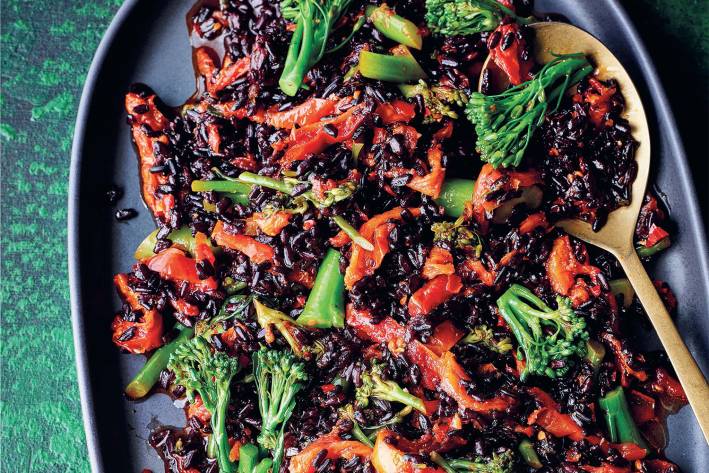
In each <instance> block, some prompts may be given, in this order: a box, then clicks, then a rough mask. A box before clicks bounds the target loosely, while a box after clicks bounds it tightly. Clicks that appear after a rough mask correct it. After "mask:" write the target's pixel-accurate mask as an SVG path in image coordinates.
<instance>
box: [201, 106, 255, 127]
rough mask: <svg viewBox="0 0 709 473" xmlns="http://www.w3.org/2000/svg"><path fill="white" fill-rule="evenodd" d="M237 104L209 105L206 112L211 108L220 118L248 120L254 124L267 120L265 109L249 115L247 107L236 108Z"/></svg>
mask: <svg viewBox="0 0 709 473" xmlns="http://www.w3.org/2000/svg"><path fill="white" fill-rule="evenodd" d="M235 105H236V103H235V102H220V103H215V104H209V105H208V107H207V106H205V107H204V109H205V111H206V110H208V109H209V108H212V109H214V111H216V112H217V113H218V114H219V115H220V116H222V117H224V118H236V119H238V120H243V119H244V118H248V119H249V120H250V121H252V122H254V123H263V122H264V121H265V120H266V113H265V112H264V111H263V109H257V110H256V111H255V112H253V113H249V111H248V109H247V108H246V107H240V108H238V107H236V106H235Z"/></svg>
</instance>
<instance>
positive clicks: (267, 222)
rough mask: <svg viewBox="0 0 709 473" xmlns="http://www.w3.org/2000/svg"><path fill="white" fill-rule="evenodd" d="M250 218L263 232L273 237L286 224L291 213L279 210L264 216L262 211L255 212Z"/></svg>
mask: <svg viewBox="0 0 709 473" xmlns="http://www.w3.org/2000/svg"><path fill="white" fill-rule="evenodd" d="M251 218H252V219H253V221H254V222H255V223H256V225H258V227H259V228H260V229H261V231H262V232H263V233H265V234H266V235H268V236H272V237H273V236H276V235H278V234H279V233H281V230H283V228H284V227H285V226H286V225H288V222H290V218H291V214H289V213H288V212H284V211H282V210H279V211H277V212H273V213H271V214H270V215H269V216H267V217H266V216H264V214H263V213H261V212H256V213H254V214H253V215H252V216H251Z"/></svg>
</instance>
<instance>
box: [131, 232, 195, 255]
mask: <svg viewBox="0 0 709 473" xmlns="http://www.w3.org/2000/svg"><path fill="white" fill-rule="evenodd" d="M167 238H168V240H170V241H171V242H172V244H173V245H177V246H180V247H181V248H182V249H184V250H186V251H187V252H188V253H191V254H194V247H195V241H194V237H193V236H192V229H191V228H190V227H180V228H178V229H177V230H173V231H171V232H170V234H169V235H168V236H167ZM157 242H158V229H156V230H153V231H152V232H151V233H150V235H148V236H147V237H145V239H144V240H143V241H142V242H141V243H140V245H138V248H136V250H135V253H134V255H133V256H134V257H135V259H137V260H138V261H142V260H144V259H146V258H150V257H151V256H155V251H154V249H155V244H156V243H157Z"/></svg>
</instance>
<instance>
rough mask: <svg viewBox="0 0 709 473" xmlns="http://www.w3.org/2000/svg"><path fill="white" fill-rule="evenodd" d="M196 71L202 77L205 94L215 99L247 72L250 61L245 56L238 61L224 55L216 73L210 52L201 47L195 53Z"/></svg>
mask: <svg viewBox="0 0 709 473" xmlns="http://www.w3.org/2000/svg"><path fill="white" fill-rule="evenodd" d="M195 60H196V62H197V71H198V72H199V73H200V75H202V76H203V77H204V81H205V87H206V88H207V92H209V95H211V96H212V97H216V96H217V94H218V93H219V92H221V91H222V90H224V89H225V88H227V87H229V86H230V85H232V84H233V83H234V82H235V81H236V80H237V79H238V78H239V77H241V76H243V75H244V74H246V73H247V72H249V67H250V66H251V59H250V58H249V57H248V56H246V57H243V58H241V59H238V60H236V61H235V60H233V59H232V58H231V54H229V53H226V54H225V55H224V59H223V62H222V67H221V69H220V70H219V72H217V71H216V70H217V67H216V65H215V63H214V59H212V55H211V53H210V51H209V50H208V49H207V48H205V47H201V48H198V49H197V51H195Z"/></svg>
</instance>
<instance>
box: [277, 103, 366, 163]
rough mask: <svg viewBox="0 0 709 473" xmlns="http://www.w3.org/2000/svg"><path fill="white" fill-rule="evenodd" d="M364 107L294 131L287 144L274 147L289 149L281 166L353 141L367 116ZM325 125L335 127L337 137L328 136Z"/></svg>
mask: <svg viewBox="0 0 709 473" xmlns="http://www.w3.org/2000/svg"><path fill="white" fill-rule="evenodd" d="M364 107H365V104H364V103H361V104H358V105H355V106H354V107H352V108H350V109H349V110H347V111H346V112H344V113H343V114H341V115H338V116H337V117H335V118H333V119H332V120H327V121H320V122H317V123H312V124H310V125H306V126H304V127H302V128H298V129H293V131H292V132H291V135H290V137H288V138H287V139H286V140H285V142H283V143H282V144H280V145H279V144H276V145H274V148H275V149H278V148H280V147H282V146H285V147H287V148H288V149H287V150H286V152H285V153H284V155H283V158H282V159H281V165H282V166H283V167H288V166H290V164H291V163H293V162H295V161H301V160H303V159H305V158H306V157H307V156H308V155H311V154H317V153H320V152H322V151H324V150H325V149H326V148H327V147H328V146H330V145H333V144H336V143H342V142H343V141H347V140H349V139H351V138H352V135H353V134H354V132H355V130H356V129H357V128H359V126H360V125H361V124H362V122H363V121H364V119H365V117H366V115H367V114H366V112H364ZM325 125H330V126H334V127H335V130H336V131H337V133H336V136H332V135H330V134H328V132H326V131H325Z"/></svg>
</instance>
